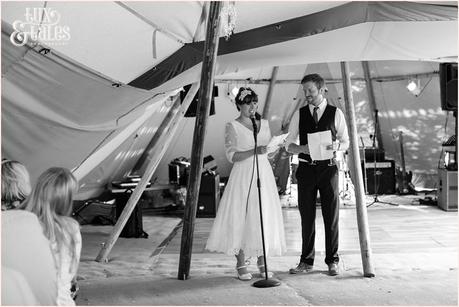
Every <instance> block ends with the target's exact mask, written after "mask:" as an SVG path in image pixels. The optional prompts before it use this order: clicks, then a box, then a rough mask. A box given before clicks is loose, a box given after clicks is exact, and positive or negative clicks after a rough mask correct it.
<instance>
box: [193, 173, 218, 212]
mask: <svg viewBox="0 0 459 307" xmlns="http://www.w3.org/2000/svg"><path fill="white" fill-rule="evenodd" d="M219 202H220V175H219V174H208V173H204V174H203V175H202V176H201V187H200V189H199V197H198V206H197V210H196V217H197V218H199V217H215V215H216V214H217V209H218V204H219Z"/></svg>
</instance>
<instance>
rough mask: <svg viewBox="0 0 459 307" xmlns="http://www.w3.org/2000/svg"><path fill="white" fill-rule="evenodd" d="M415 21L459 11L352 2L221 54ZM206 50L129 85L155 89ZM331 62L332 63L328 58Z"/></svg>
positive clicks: (235, 40) (267, 30)
mask: <svg viewBox="0 0 459 307" xmlns="http://www.w3.org/2000/svg"><path fill="white" fill-rule="evenodd" d="M431 10H433V12H434V13H435V14H433V13H432V12H431ZM380 11H381V12H380ZM407 12H408V13H407ZM413 20H420V21H432V20H433V21H435V20H453V21H456V22H457V8H453V7H448V6H433V5H430V4H426V5H423V4H418V3H404V4H403V5H395V4H394V5H392V2H389V3H384V5H380V4H379V2H351V3H347V4H344V5H341V6H339V7H335V8H332V9H328V10H325V11H321V12H317V13H314V14H311V15H307V16H302V17H298V18H294V19H290V20H286V21H282V22H277V23H275V24H270V25H266V26H263V27H260V28H257V29H253V30H249V31H245V32H242V33H236V34H234V35H232V36H231V38H230V40H228V41H226V40H225V39H224V38H221V39H220V42H219V50H218V55H219V56H222V55H227V54H233V53H236V52H242V51H247V50H253V49H256V48H262V47H265V46H270V45H273V44H274V45H276V44H277V45H278V44H280V43H283V42H289V41H292V40H298V39H301V38H305V37H314V36H319V37H321V35H324V34H327V33H328V32H332V31H338V30H340V29H345V28H348V27H351V26H355V25H359V24H370V25H371V24H372V23H379V22H385V23H388V22H397V24H398V22H400V23H401V22H404V21H410V22H413ZM428 24H430V22H429V23H428ZM398 25H400V24H398ZM395 33H396V32H395ZM343 37H344V36H343ZM346 37H347V36H346ZM349 38H350V39H353V38H354V40H355V37H353V36H350V37H349ZM341 39H342V37H340V39H339V40H338V41H341ZM360 39H362V38H360ZM402 39H404V38H402ZM348 44H350V42H346V45H348ZM203 48H204V43H203V42H197V43H193V44H187V45H185V46H184V47H182V48H181V49H180V50H179V51H177V52H176V53H175V54H173V55H171V56H170V57H169V58H167V59H166V60H164V61H163V62H161V63H160V64H158V65H157V66H155V67H153V68H152V69H150V70H149V71H147V72H146V73H145V74H143V75H141V76H139V77H138V78H136V79H135V80H133V81H132V82H130V83H129V84H130V85H132V86H135V87H139V88H143V89H153V88H155V87H157V86H159V85H161V84H163V83H164V82H166V81H168V80H170V79H171V78H173V77H175V76H177V75H178V74H180V73H182V72H183V71H185V70H187V69H189V68H190V67H192V66H194V65H196V64H198V63H199V62H200V61H201V58H202V56H201V57H198V55H201V54H202V50H203ZM323 58H326V57H323ZM386 58H387V57H386ZM327 61H329V60H328V58H327ZM319 62H323V61H319Z"/></svg>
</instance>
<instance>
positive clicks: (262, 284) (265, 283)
mask: <svg viewBox="0 0 459 307" xmlns="http://www.w3.org/2000/svg"><path fill="white" fill-rule="evenodd" d="M250 119H251V120H252V126H253V138H254V140H255V147H254V150H253V151H254V155H255V164H256V169H257V188H258V206H259V208H260V224H261V242H262V243H263V260H264V264H265V279H260V280H258V281H256V282H254V283H253V284H252V286H254V287H256V288H269V287H277V286H279V285H280V281H279V280H277V279H275V278H268V262H267V261H266V247H265V232H264V229H263V213H262V210H261V208H262V206H261V187H260V172H259V168H258V154H257V131H258V127H257V123H256V122H255V117H253V116H251V117H250Z"/></svg>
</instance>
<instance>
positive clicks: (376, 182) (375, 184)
mask: <svg viewBox="0 0 459 307" xmlns="http://www.w3.org/2000/svg"><path fill="white" fill-rule="evenodd" d="M378 126H379V123H378V110H375V127H374V129H375V130H374V133H375V134H374V135H373V144H372V149H373V163H374V171H373V187H374V194H373V202H371V203H370V204H368V205H367V207H370V206H371V205H373V204H375V203H380V204H386V205H391V206H398V204H394V203H390V202H387V201H380V200H379V199H378V188H379V178H377V176H379V175H378V174H377V173H378V172H377V170H376V132H377V131H378V130H377V129H378ZM378 145H379V144H378ZM363 167H364V168H365V169H366V165H365V155H364V159H363Z"/></svg>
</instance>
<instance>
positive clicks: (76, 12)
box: [2, 1, 182, 83]
mask: <svg viewBox="0 0 459 307" xmlns="http://www.w3.org/2000/svg"><path fill="white" fill-rule="evenodd" d="M46 7H47V9H50V10H55V12H56V13H57V14H58V15H57V16H58V17H59V18H60V19H59V20H58V25H59V26H62V27H64V26H66V27H68V29H69V33H70V39H69V40H68V41H65V42H61V41H59V42H53V41H50V42H47V41H40V43H41V44H44V45H47V46H49V47H50V48H52V49H53V50H55V51H57V52H59V53H61V54H64V55H66V56H67V57H69V58H72V59H73V60H74V61H76V62H78V63H80V64H81V65H84V66H87V67H91V68H92V69H93V70H95V71H97V72H98V73H100V74H103V75H105V76H107V77H109V78H111V79H113V80H116V81H118V82H122V83H128V82H129V81H131V80H132V79H133V78H135V77H137V76H138V75H139V74H142V73H144V72H145V70H146V68H148V67H152V66H153V65H154V64H155V63H159V62H160V61H162V60H163V59H164V58H166V57H167V56H168V55H170V54H171V53H173V52H174V51H176V50H177V49H179V48H180V47H181V46H182V45H181V44H179V43H178V42H176V41H174V40H172V39H170V38H169V37H167V36H165V35H163V34H162V33H160V32H158V33H156V40H155V45H156V55H157V58H156V59H155V58H153V47H152V46H153V44H152V37H153V32H154V30H155V29H154V28H153V27H152V26H150V25H148V24H146V23H145V22H144V21H142V20H140V19H139V18H138V17H136V16H134V15H133V14H131V13H130V12H128V11H127V10H125V9H123V8H122V7H120V6H119V5H117V4H116V3H114V2H100V1H99V2H85V3H84V4H83V3H82V2H66V1H64V2H62V1H51V2H47V5H46ZM26 8H29V9H33V8H43V3H42V2H36V3H34V2H32V3H31V2H7V3H5V2H3V3H2V9H4V10H5V11H6V12H2V20H3V21H4V22H6V23H8V24H10V25H11V24H12V23H13V22H15V21H22V22H24V21H25V16H24V15H25V12H26ZM101 14H103V18H101ZM132 59H135V61H132Z"/></svg>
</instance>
